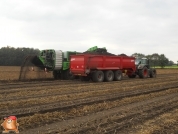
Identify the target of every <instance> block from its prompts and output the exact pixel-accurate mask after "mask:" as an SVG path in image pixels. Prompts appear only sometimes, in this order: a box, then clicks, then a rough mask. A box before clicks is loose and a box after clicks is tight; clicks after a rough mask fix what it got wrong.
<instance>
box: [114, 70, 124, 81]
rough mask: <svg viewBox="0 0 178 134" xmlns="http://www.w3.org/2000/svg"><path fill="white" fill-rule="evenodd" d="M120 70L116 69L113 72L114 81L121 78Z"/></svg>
mask: <svg viewBox="0 0 178 134" xmlns="http://www.w3.org/2000/svg"><path fill="white" fill-rule="evenodd" d="M122 77H123V76H122V71H121V70H117V71H115V72H114V80H115V81H120V80H122Z"/></svg>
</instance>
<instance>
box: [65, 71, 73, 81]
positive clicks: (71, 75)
mask: <svg viewBox="0 0 178 134" xmlns="http://www.w3.org/2000/svg"><path fill="white" fill-rule="evenodd" d="M63 78H64V79H65V80H73V79H74V78H75V76H74V75H73V74H71V73H70V70H69V69H67V70H65V71H64V76H63Z"/></svg>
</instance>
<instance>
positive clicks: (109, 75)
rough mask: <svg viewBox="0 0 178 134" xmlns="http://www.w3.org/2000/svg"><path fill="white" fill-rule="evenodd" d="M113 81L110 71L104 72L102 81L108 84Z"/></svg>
mask: <svg viewBox="0 0 178 134" xmlns="http://www.w3.org/2000/svg"><path fill="white" fill-rule="evenodd" d="M113 79H114V73H113V71H111V70H108V71H105V72H104V80H105V81H107V82H109V81H113Z"/></svg>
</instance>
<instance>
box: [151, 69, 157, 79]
mask: <svg viewBox="0 0 178 134" xmlns="http://www.w3.org/2000/svg"><path fill="white" fill-rule="evenodd" d="M155 77H156V70H155V69H151V70H150V78H155Z"/></svg>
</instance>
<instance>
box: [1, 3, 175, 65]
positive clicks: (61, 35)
mask: <svg viewBox="0 0 178 134" xmlns="http://www.w3.org/2000/svg"><path fill="white" fill-rule="evenodd" d="M7 45H8V46H12V47H15V48H17V47H29V48H38V49H40V50H42V49H58V50H63V51H67V50H72V51H79V52H83V51H86V50H87V49H88V48H89V47H92V46H99V47H106V48H107V50H108V52H110V53H114V54H121V53H125V54H127V55H131V54H133V53H135V52H137V53H143V54H146V55H148V54H153V53H158V54H165V56H166V57H167V58H169V60H172V61H174V62H176V63H177V60H178V52H177V51H178V0H0V47H6V46H7Z"/></svg>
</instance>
